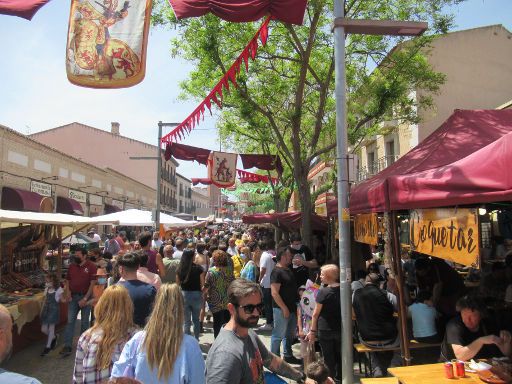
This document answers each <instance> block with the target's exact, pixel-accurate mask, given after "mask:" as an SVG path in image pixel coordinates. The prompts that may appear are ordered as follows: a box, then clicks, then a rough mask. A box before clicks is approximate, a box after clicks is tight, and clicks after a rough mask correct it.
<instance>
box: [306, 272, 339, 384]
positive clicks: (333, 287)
mask: <svg viewBox="0 0 512 384" xmlns="http://www.w3.org/2000/svg"><path fill="white" fill-rule="evenodd" d="M338 278H339V269H338V267H337V266H336V265H334V264H326V265H324V266H322V268H321V269H320V280H321V281H322V284H324V285H326V286H325V287H322V288H320V290H319V291H318V294H317V296H316V300H315V301H316V306H315V310H314V312H313V319H312V321H311V329H310V331H309V333H308V336H307V338H308V340H309V341H310V342H312V343H314V342H315V340H316V337H317V334H318V341H319V343H320V348H322V355H323V356H324V362H325V365H327V367H328V368H329V371H330V376H331V377H332V378H337V379H339V380H341V365H340V361H341V308H340V283H339V282H338Z"/></svg>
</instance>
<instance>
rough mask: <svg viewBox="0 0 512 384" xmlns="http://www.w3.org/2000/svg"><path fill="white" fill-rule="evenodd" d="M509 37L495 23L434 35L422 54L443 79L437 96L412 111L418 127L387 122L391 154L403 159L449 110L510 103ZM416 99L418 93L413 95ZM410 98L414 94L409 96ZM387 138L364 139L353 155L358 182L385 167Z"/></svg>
mask: <svg viewBox="0 0 512 384" xmlns="http://www.w3.org/2000/svg"><path fill="white" fill-rule="evenodd" d="M511 57H512V34H511V33H510V32H509V31H508V30H507V29H505V28H504V27H503V26H501V25H493V26H488V27H482V28H475V29H469V30H464V31H458V32H451V33H448V34H446V35H441V36H439V37H437V38H436V39H435V40H434V41H433V43H432V48H431V50H430V52H429V54H428V60H429V62H430V63H431V65H432V66H433V68H434V69H435V70H436V71H438V72H441V73H444V74H445V75H446V81H445V83H444V85H443V86H442V87H441V89H440V91H439V93H438V94H437V95H432V97H433V101H434V109H432V110H426V111H425V110H420V111H419V112H418V114H419V116H420V118H421V120H422V121H421V122H420V123H419V124H401V125H397V122H387V123H385V124H388V125H389V127H393V124H394V135H395V137H394V138H393V140H396V142H395V151H396V153H395V155H396V156H397V157H400V156H403V155H404V154H405V153H407V152H408V151H409V150H411V149H412V148H414V147H415V146H416V145H418V144H419V142H420V141H422V140H423V139H425V138H426V137H427V136H428V135H430V134H431V133H432V132H433V131H435V130H436V129H437V128H439V126H440V125H441V124H442V123H443V122H444V121H445V120H446V119H447V118H448V117H449V116H450V115H451V114H452V113H453V111H454V110H455V109H494V108H496V107H497V106H499V105H501V104H503V103H504V102H506V101H507V100H510V89H511V88H512V67H511V66H510V58H511ZM417 95H418V96H421V92H418V93H417ZM412 96H413V97H415V96H416V93H414V92H413V93H412ZM386 140H391V137H390V136H389V135H387V136H374V137H371V138H368V139H367V140H366V141H365V143H364V145H362V146H361V149H360V151H359V152H358V155H359V160H360V167H359V171H358V181H361V180H364V179H365V178H367V177H369V176H372V175H373V174H376V173H378V172H380V171H381V170H382V169H384V168H385V166H388V165H389V163H387V162H386V161H381V159H385V157H386V156H388V153H387V151H386V146H385V142H386ZM369 153H375V164H376V166H372V164H370V163H369V158H371V156H369Z"/></svg>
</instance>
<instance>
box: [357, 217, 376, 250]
mask: <svg viewBox="0 0 512 384" xmlns="http://www.w3.org/2000/svg"><path fill="white" fill-rule="evenodd" d="M354 238H355V240H356V241H357V242H359V243H365V244H373V245H377V244H378V242H379V223H378V220H377V214H376V213H364V214H361V215H356V216H355V218H354Z"/></svg>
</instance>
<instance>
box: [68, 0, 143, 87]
mask: <svg viewBox="0 0 512 384" xmlns="http://www.w3.org/2000/svg"><path fill="white" fill-rule="evenodd" d="M150 18H151V0H126V1H124V2H122V3H121V4H120V3H119V1H118V0H100V1H96V0H72V2H71V13H70V16H69V27H68V41H67V46H66V48H67V50H66V52H67V57H66V72H67V75H68V79H69V81H70V82H71V83H73V84H76V85H80V86H84V87H91V88H124V87H131V86H132V85H135V84H138V83H140V82H141V81H142V79H144V75H145V72H146V49H147V39H148V32H149V24H150V21H151V19H150Z"/></svg>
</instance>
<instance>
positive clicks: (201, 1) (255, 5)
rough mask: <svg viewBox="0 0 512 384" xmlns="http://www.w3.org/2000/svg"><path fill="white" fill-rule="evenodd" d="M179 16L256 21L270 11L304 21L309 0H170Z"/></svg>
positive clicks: (277, 16) (298, 22) (279, 17)
mask: <svg viewBox="0 0 512 384" xmlns="http://www.w3.org/2000/svg"><path fill="white" fill-rule="evenodd" d="M169 2H170V4H171V7H172V9H173V11H174V14H175V15H176V18H177V19H182V18H187V17H198V16H203V15H206V14H207V13H208V12H211V13H213V14H214V15H215V16H217V17H220V18H221V19H224V20H227V21H234V22H244V21H255V20H258V19H260V18H262V17H263V16H265V15H266V14H268V13H270V15H271V16H272V18H274V19H276V20H279V21H282V22H283V23H290V24H296V25H302V22H303V21H304V12H305V11H306V4H307V1H306V0H253V1H251V2H250V3H248V2H247V1H246V0H216V1H211V0H169Z"/></svg>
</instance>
